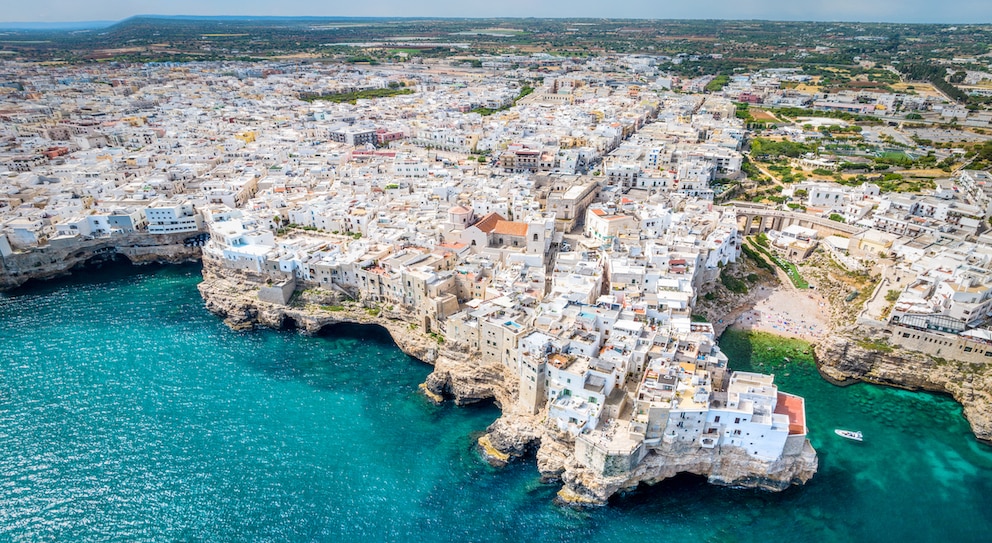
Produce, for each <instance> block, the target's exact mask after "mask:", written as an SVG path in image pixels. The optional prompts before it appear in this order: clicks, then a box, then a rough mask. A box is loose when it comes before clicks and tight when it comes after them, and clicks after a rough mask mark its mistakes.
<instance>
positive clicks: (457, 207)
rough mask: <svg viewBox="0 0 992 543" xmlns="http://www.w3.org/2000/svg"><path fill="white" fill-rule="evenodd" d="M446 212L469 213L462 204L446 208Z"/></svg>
mask: <svg viewBox="0 0 992 543" xmlns="http://www.w3.org/2000/svg"><path fill="white" fill-rule="evenodd" d="M448 213H454V214H455V215H464V214H465V213H471V211H469V210H468V209H465V208H464V207H462V206H455V207H453V208H451V209H449V210H448Z"/></svg>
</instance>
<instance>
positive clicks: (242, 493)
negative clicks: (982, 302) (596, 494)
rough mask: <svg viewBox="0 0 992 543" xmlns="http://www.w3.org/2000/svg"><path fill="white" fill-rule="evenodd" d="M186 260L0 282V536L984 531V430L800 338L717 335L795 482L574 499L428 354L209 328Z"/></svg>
mask: <svg viewBox="0 0 992 543" xmlns="http://www.w3.org/2000/svg"><path fill="white" fill-rule="evenodd" d="M199 281H200V274H199V269H198V268H197V267H195V266H179V267H152V268H130V267H109V268H103V269H100V270H91V271H89V272H87V273H85V277H76V278H72V279H67V280H57V281H53V282H48V283H41V284H35V285H32V286H29V287H26V288H22V289H19V290H17V291H15V292H12V293H8V294H0V541H24V542H35V541H71V542H88V541H430V542H448V541H451V542H456V541H457V542H465V541H521V540H532V541H568V542H594V541H603V542H638V543H643V542H646V541H652V542H659V541H662V542H664V541H700V542H706V541H712V542H733V541H761V542H767V541H785V540H798V541H900V542H908V541H955V542H957V541H988V540H989V538H990V537H992V536H990V535H989V534H992V448H990V447H987V446H985V445H982V444H980V443H978V442H976V441H975V439H974V438H973V437H972V436H971V434H970V433H969V432H968V426H967V423H966V422H965V420H964V419H963V417H962V416H961V409H960V408H959V407H958V406H957V405H956V404H955V403H954V402H952V401H951V400H949V399H947V398H944V397H940V396H935V395H930V394H917V393H909V392H903V391H898V390H892V389H886V388H880V387H875V386H868V385H855V386H852V387H848V388H838V387H834V386H831V385H829V384H827V383H826V382H824V381H822V380H821V379H820V378H819V377H818V376H817V374H816V371H815V369H814V368H813V366H812V364H811V362H810V358H809V355H804V354H803V352H802V351H803V349H804V347H803V346H802V345H801V344H795V343H789V342H786V341H782V340H777V339H775V338H770V337H748V336H746V335H742V334H729V335H727V336H725V337H724V340H723V342H722V345H723V346H724V349H725V350H726V351H727V352H728V354H729V355H730V356H731V360H732V366H735V367H737V368H740V369H756V370H759V371H772V372H774V373H775V374H776V376H777V381H778V383H779V384H780V385H781V386H782V387H783V389H785V390H787V391H791V392H795V393H798V394H802V395H804V396H806V398H807V404H808V418H809V424H810V427H811V431H812V436H811V438H812V441H813V444H814V446H815V447H816V448H817V450H818V451H819V453H820V466H821V467H820V472H819V473H818V474H817V475H816V477H814V479H813V480H812V481H811V482H810V483H809V484H808V485H806V486H805V487H801V488H791V489H789V490H787V491H785V492H782V493H777V494H772V493H766V492H759V491H751V490H733V489H727V488H718V487H714V486H710V485H707V484H706V483H705V482H704V481H703V480H701V479H700V478H697V477H692V476H681V477H678V478H676V479H674V480H670V481H666V482H664V483H661V484H659V485H656V486H655V487H651V488H644V489H642V490H640V491H638V492H635V493H632V494H629V495H627V496H623V497H618V498H617V499H615V500H614V501H613V502H612V503H611V505H610V506H608V507H604V508H598V509H593V510H586V511H574V510H570V509H565V508H561V507H558V506H555V505H554V504H553V503H552V499H553V497H554V495H555V492H556V490H557V486H554V485H542V484H541V483H540V481H539V476H538V473H537V470H536V468H535V466H534V462H533V460H527V461H522V462H517V463H515V464H512V465H510V466H509V467H508V468H506V469H502V470H499V469H492V468H490V467H488V466H487V465H486V464H485V463H484V462H483V461H482V460H481V459H480V457H479V456H478V454H477V453H476V452H475V450H474V448H473V443H474V440H475V438H476V437H477V436H478V435H479V433H480V432H482V431H483V430H484V429H485V428H486V426H487V425H488V424H489V423H491V422H492V421H493V420H494V419H495V418H496V417H497V416H498V410H497V409H496V408H495V407H494V406H491V405H484V406H472V407H454V406H451V405H444V406H434V405H432V404H430V403H429V402H428V401H426V400H425V399H424V398H423V397H422V396H421V395H420V394H419V393H418V391H417V385H418V384H419V383H421V382H423V380H424V378H425V377H426V376H427V374H428V373H429V371H430V368H429V367H428V366H426V365H424V364H421V363H420V362H418V361H416V360H413V359H410V358H409V357H407V356H405V355H403V354H402V353H401V352H400V351H399V350H398V349H397V348H396V347H395V346H394V345H392V343H391V342H390V341H389V340H388V337H384V335H383V333H382V332H381V331H380V330H379V329H377V328H374V327H355V326H347V327H337V328H334V329H332V330H329V331H328V333H326V334H325V335H323V336H322V337H304V336H301V335H298V334H297V333H295V332H277V331H267V330H262V331H253V332H232V331H230V330H228V329H227V328H226V327H225V326H224V325H223V324H222V323H221V321H220V319H218V318H216V317H214V316H213V315H211V314H209V313H208V312H207V311H206V310H205V309H204V308H203V303H202V300H201V299H200V297H199V295H198V293H197V291H196V284H197V283H198V282H199ZM783 357H789V358H790V360H791V362H784V361H783ZM837 427H842V428H850V429H859V430H862V431H863V432H864V434H865V442H864V443H855V442H851V441H847V440H844V439H841V438H839V437H837V436H835V435H834V433H833V429H834V428H837Z"/></svg>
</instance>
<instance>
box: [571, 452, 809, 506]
mask: <svg viewBox="0 0 992 543" xmlns="http://www.w3.org/2000/svg"><path fill="white" fill-rule="evenodd" d="M817 467H818V461H817V457H816V451H814V450H813V447H812V446H811V445H810V444H809V442H808V441H807V442H806V443H805V446H804V449H803V451H802V453H801V454H799V455H794V456H783V457H782V458H780V459H778V460H775V461H773V462H767V461H762V460H759V459H757V458H755V457H753V456H751V455H749V454H747V453H746V452H745V451H743V450H742V449H740V448H737V447H732V448H726V449H723V450H722V451H721V450H718V449H702V448H697V449H694V450H691V451H680V452H678V453H671V454H666V453H663V452H661V451H659V450H655V449H652V450H651V451H650V452H648V454H647V456H645V457H644V459H643V460H641V462H640V463H639V464H638V465H637V466H636V467H635V468H634V469H633V470H632V471H631V472H629V473H626V474H623V475H618V476H612V477H604V476H602V475H600V474H599V473H596V472H595V471H592V470H590V469H589V468H586V467H584V466H582V465H579V464H577V463H575V462H574V461H572V462H571V463H570V464H568V465H567V466H566V467H565V470H564V472H563V474H562V482H563V483H564V487H563V488H562V490H561V491H560V492H559V493H558V499H559V500H561V501H562V502H564V503H568V504H576V505H602V504H605V503H606V501H607V500H608V499H609V498H610V496H613V495H614V494H617V493H622V492H627V491H632V490H634V489H636V488H637V487H638V486H639V485H641V484H648V485H653V484H655V483H658V482H661V481H663V480H665V479H668V478H670V477H674V476H675V475H677V474H679V473H693V474H696V475H702V476H705V477H706V478H707V480H708V481H709V482H710V483H712V484H716V485H722V486H729V487H734V488H760V489H762V490H770V491H780V490H785V489H786V488H788V487H789V486H791V485H794V484H804V483H806V482H807V481H809V480H810V478H812V477H813V474H815V473H816V469H817Z"/></svg>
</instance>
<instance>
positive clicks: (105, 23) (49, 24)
mask: <svg viewBox="0 0 992 543" xmlns="http://www.w3.org/2000/svg"><path fill="white" fill-rule="evenodd" d="M141 18H156V19H370V20H419V19H438V20H452V21H454V20H468V21H471V20H500V19H513V20H534V21H542V20H544V21H578V20H601V21H721V22H733V21H750V22H770V23H827V24H830V23H846V24H886V25H913V26H923V25H934V26H968V27H972V26H985V25H990V24H992V21H986V22H922V21H920V22H912V21H891V20H890V21H884V20H874V21H872V20H845V19H769V18H704V17H678V18H656V17H597V16H581V17H532V16H520V15H506V16H499V17H459V16H444V15H412V16H380V15H183V14H172V15H165V14H157V13H143V14H136V15H129V16H127V17H124V18H122V19H94V20H82V19H80V20H64V21H37V20H36V21H2V20H0V29H6V30H11V29H14V28H13V27H12V26H5V25H23V26H26V27H31V26H35V27H39V28H37V29H38V30H43V29H44V28H42V27H46V26H47V27H58V26H67V25H93V26H96V25H103V26H105V27H110V26H113V25H116V24H120V23H123V22H125V21H128V20H131V19H141ZM50 29H51V30H57V28H50ZM18 30H31V28H22V29H18Z"/></svg>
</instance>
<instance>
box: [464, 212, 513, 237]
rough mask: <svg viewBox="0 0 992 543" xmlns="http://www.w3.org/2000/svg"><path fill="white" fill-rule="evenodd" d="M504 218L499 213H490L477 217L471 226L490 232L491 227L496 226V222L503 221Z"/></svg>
mask: <svg viewBox="0 0 992 543" xmlns="http://www.w3.org/2000/svg"><path fill="white" fill-rule="evenodd" d="M505 220H506V219H504V218H503V216H502V215H500V214H499V213H490V214H488V215H486V216H485V217H482V218H481V219H479V220H478V222H476V223H475V224H473V225H472V226H474V227H476V228H478V229H479V230H482V231H483V232H485V233H487V234H488V233H489V232H492V230H493V228H496V223H497V222H498V221H505Z"/></svg>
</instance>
